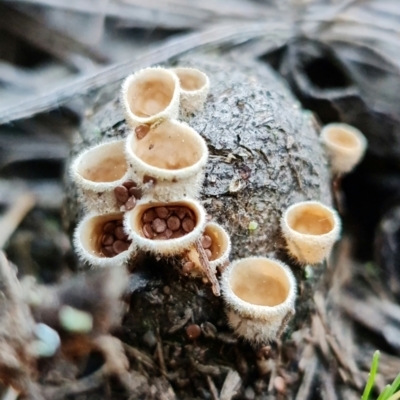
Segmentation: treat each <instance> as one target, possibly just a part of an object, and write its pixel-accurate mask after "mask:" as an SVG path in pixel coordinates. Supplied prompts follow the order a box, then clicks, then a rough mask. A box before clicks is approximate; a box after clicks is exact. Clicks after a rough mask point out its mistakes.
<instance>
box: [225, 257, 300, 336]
mask: <svg viewBox="0 0 400 400" xmlns="http://www.w3.org/2000/svg"><path fill="white" fill-rule="evenodd" d="M221 287H222V292H223V296H224V300H225V302H226V304H227V305H228V309H227V315H228V320H229V324H230V325H231V326H232V328H233V329H234V330H235V332H236V333H237V334H238V335H239V336H242V337H244V338H245V339H247V340H249V341H253V342H268V341H271V340H274V339H276V337H277V336H278V335H279V334H281V333H282V332H283V330H284V328H285V326H286V324H287V321H288V319H289V317H290V316H291V315H293V314H294V302H295V297H296V281H295V278H294V276H293V273H292V271H291V270H290V268H289V267H288V266H287V265H285V264H283V263H282V262H279V261H277V260H274V259H269V258H264V257H250V258H244V259H241V260H238V261H236V262H234V263H233V264H231V265H230V266H229V267H228V268H227V269H226V270H225V271H224V272H223V274H222V281H221Z"/></svg>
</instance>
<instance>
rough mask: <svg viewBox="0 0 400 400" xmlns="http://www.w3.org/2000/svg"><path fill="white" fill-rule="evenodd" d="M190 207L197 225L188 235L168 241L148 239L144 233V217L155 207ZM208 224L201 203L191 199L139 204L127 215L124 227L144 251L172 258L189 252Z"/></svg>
mask: <svg viewBox="0 0 400 400" xmlns="http://www.w3.org/2000/svg"><path fill="white" fill-rule="evenodd" d="M169 206H170V207H174V206H183V207H188V208H190V209H191V211H193V213H194V214H195V216H196V225H195V227H194V229H193V230H192V231H191V232H189V233H187V234H186V235H184V236H182V237H180V238H176V239H167V240H154V239H148V238H146V237H145V236H144V234H143V232H142V216H143V214H144V213H145V212H146V211H147V210H148V209H150V208H155V207H169ZM205 224H206V212H205V210H204V208H203V207H202V206H201V205H200V203H199V202H197V201H195V200H191V199H186V200H178V201H173V202H169V203H164V202H143V201H142V202H139V203H138V204H137V205H136V207H135V208H134V209H133V210H132V211H129V212H128V213H126V214H125V217H124V226H125V231H126V232H128V233H129V237H130V238H131V239H132V241H133V242H134V243H135V244H136V245H137V247H138V248H139V249H141V250H144V251H149V252H151V253H153V254H162V255H165V256H172V255H177V254H179V253H181V252H182V251H185V250H188V249H189V248H190V247H191V245H192V244H193V243H194V242H195V241H196V240H197V239H199V238H200V237H201V234H202V232H203V231H204V226H205Z"/></svg>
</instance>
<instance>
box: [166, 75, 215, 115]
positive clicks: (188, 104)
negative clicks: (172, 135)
mask: <svg viewBox="0 0 400 400" xmlns="http://www.w3.org/2000/svg"><path fill="white" fill-rule="evenodd" d="M172 71H173V72H174V73H175V74H176V75H177V76H178V78H179V82H180V86H181V98H180V101H181V111H183V112H184V113H185V114H191V113H194V112H196V111H200V110H202V109H203V106H204V103H205V101H206V99H207V95H208V92H209V90H210V80H209V79H208V76H207V75H206V74H205V73H204V72H201V71H199V70H198V69H195V68H183V67H180V68H174V69H173V70H172Z"/></svg>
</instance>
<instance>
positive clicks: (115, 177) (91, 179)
mask: <svg viewBox="0 0 400 400" xmlns="http://www.w3.org/2000/svg"><path fill="white" fill-rule="evenodd" d="M124 146H125V141H124V140H118V141H115V142H106V143H101V144H99V145H97V146H94V147H92V148H90V149H88V150H86V151H84V152H83V153H81V154H80V155H79V156H78V157H77V158H76V159H75V161H74V162H73V163H72V165H71V176H72V179H73V181H74V182H75V183H76V185H77V186H78V188H79V190H80V192H81V193H80V194H81V199H82V201H83V203H84V204H85V206H86V207H87V208H88V209H89V210H91V211H95V212H97V213H107V212H112V211H119V209H120V206H121V203H120V202H119V201H118V198H117V196H116V194H115V193H114V190H115V188H117V187H118V186H122V185H123V184H124V183H125V182H127V181H129V180H130V178H131V174H130V171H129V169H128V164H127V162H126V159H125V153H124Z"/></svg>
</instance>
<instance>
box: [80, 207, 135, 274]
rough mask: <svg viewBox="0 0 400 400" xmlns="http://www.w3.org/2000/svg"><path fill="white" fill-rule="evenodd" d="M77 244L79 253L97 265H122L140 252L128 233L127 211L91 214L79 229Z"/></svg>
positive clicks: (82, 257)
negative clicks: (124, 217) (125, 226)
mask: <svg viewBox="0 0 400 400" xmlns="http://www.w3.org/2000/svg"><path fill="white" fill-rule="evenodd" d="M74 246H75V249H76V251H77V253H78V255H79V257H80V258H81V259H82V260H84V261H86V262H88V263H89V264H90V265H92V266H94V267H109V266H116V265H122V264H124V263H125V262H126V261H127V260H128V259H129V258H131V257H132V256H133V255H134V254H135V252H136V246H135V244H134V243H133V242H132V240H131V239H129V237H128V235H127V234H126V233H125V230H124V226H123V213H108V214H89V215H87V216H86V217H85V218H84V219H83V220H82V221H81V222H80V224H79V225H78V227H77V228H76V230H75V234H74Z"/></svg>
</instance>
